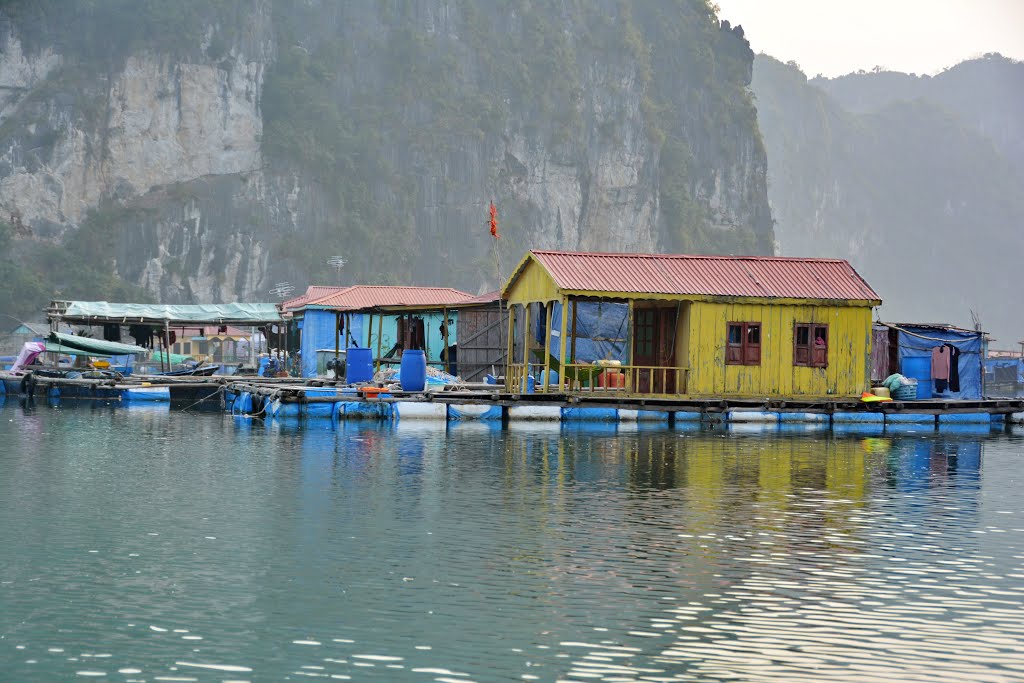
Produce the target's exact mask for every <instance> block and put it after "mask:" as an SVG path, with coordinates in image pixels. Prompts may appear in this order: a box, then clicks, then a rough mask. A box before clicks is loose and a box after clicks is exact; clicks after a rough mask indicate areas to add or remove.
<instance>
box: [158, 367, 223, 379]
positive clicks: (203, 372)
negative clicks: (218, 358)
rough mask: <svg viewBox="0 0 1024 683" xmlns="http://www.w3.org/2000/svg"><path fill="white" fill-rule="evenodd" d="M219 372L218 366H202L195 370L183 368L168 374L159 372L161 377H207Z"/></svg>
mask: <svg viewBox="0 0 1024 683" xmlns="http://www.w3.org/2000/svg"><path fill="white" fill-rule="evenodd" d="M218 370H220V366H219V365H204V366H200V367H195V368H185V369H183V370H171V371H170V372H161V373H160V376H161V377H209V376H210V375H213V374H216V372H217V371H218Z"/></svg>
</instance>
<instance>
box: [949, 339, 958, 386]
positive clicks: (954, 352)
mask: <svg viewBox="0 0 1024 683" xmlns="http://www.w3.org/2000/svg"><path fill="white" fill-rule="evenodd" d="M946 348H947V349H948V350H949V390H950V391H960V349H958V348H957V347H955V346H953V345H952V344H946Z"/></svg>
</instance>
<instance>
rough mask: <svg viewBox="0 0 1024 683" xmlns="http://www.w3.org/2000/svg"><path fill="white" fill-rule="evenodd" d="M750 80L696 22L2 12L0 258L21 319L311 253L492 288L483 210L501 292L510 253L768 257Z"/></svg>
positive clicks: (191, 9)
mask: <svg viewBox="0 0 1024 683" xmlns="http://www.w3.org/2000/svg"><path fill="white" fill-rule="evenodd" d="M73 4H74V3H73ZM752 63H753V54H752V53H751V51H750V49H749V47H748V45H747V42H746V40H745V39H744V38H743V33H742V29H739V28H733V27H731V26H729V25H728V23H727V22H722V23H720V22H719V20H718V19H717V17H716V16H715V14H714V11H713V10H712V9H711V8H710V7H709V5H708V4H707V3H706V2H705V1H704V0H675V1H673V2H664V3H646V2H639V1H624V2H622V1H619V0H599V1H593V2H589V1H588V2H577V1H573V2H555V1H554V0H533V1H526V0H521V1H518V2H517V1H502V2H496V3H479V2H470V1H469V0H423V1H418V2H402V1H398V0H389V1H386V2H369V1H365V2H355V3H335V2H328V1H327V0H303V1H301V2H300V1H299V0H251V1H247V2H243V1H241V0H212V1H209V2H199V1H198V0H182V1H181V2H177V3H160V2H151V1H148V0H139V1H132V2H128V1H127V0H98V1H97V2H92V3H79V4H78V6H77V8H76V9H73V10H71V9H68V3H62V2H58V1H57V0H36V1H34V2H30V1H29V0H15V1H12V2H8V3H6V4H4V5H3V6H2V7H0V218H2V219H3V220H4V221H5V222H6V223H7V225H6V226H5V230H4V234H3V235H0V237H4V240H5V241H6V243H7V245H8V248H7V251H8V254H14V255H16V256H17V259H18V263H30V264H33V272H32V278H34V279H32V278H30V280H31V287H30V289H31V288H35V289H37V290H38V291H37V292H35V294H34V296H35V297H36V298H38V297H40V296H43V295H44V294H46V295H48V294H49V293H53V294H54V295H57V294H59V295H61V296H67V297H87V298H97V297H102V296H114V295H115V294H117V295H122V296H126V295H129V294H131V293H133V291H135V290H133V289H132V288H139V289H141V290H144V291H145V292H146V293H147V294H146V295H147V296H149V297H151V298H154V299H158V300H164V301H191V300H207V301H221V300H225V301H226V300H234V299H239V298H242V299H266V298H268V296H269V295H268V290H269V288H270V287H271V286H272V285H273V283H275V282H278V281H282V280H287V281H290V282H292V283H293V284H294V285H295V286H296V287H303V286H305V285H306V284H308V283H310V282H313V281H321V282H328V281H333V280H335V279H336V278H337V275H336V274H335V273H334V272H333V271H332V270H331V267H330V266H329V265H328V264H327V263H326V259H327V258H328V257H330V256H332V255H340V256H343V257H344V258H345V259H346V260H347V262H348V263H347V265H346V266H345V268H344V270H343V272H342V277H343V279H345V280H346V281H366V282H395V283H401V282H406V283H407V282H429V283H442V282H443V283H446V284H452V285H456V286H461V287H464V288H470V289H477V288H482V287H485V286H493V285H494V284H495V281H496V278H497V273H496V272H495V267H494V259H493V256H492V253H491V245H490V242H489V237H488V235H487V232H486V230H485V229H484V228H483V223H484V218H485V215H486V209H485V207H486V205H487V203H488V202H489V201H490V200H492V199H493V200H494V201H495V202H496V203H497V204H498V206H499V208H500V211H501V230H502V239H501V241H500V257H501V264H502V268H503V269H504V271H505V272H504V273H503V275H507V271H508V269H510V268H511V267H512V265H513V263H514V260H515V259H516V258H518V257H519V256H520V255H521V253H522V252H523V250H524V249H526V248H529V247H545V248H553V247H557V248H565V249H594V250H622V251H635V250H655V251H657V250H664V251H713V252H714V251H717V252H733V253H736V252H744V253H770V252H771V250H772V245H773V234H772V221H771V216H770V214H769V210H768V203H767V194H766V192H767V190H766V180H765V174H766V159H765V152H764V148H763V145H762V143H761V139H760V136H759V133H758V130H757V123H756V112H755V109H754V106H753V103H752V99H751V96H750V93H749V91H748V86H749V82H750V78H751V69H752ZM14 265H17V264H13V265H12V264H10V263H8V264H7V266H6V267H14ZM79 271H80V272H79ZM0 275H2V273H0ZM24 286H25V287H27V286H28V285H24ZM136 293H137V292H136ZM27 298H32V296H28V297H27Z"/></svg>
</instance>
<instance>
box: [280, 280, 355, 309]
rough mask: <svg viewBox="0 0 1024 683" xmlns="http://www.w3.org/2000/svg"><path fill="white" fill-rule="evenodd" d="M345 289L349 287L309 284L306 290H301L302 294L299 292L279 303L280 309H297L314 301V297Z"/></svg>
mask: <svg viewBox="0 0 1024 683" xmlns="http://www.w3.org/2000/svg"><path fill="white" fill-rule="evenodd" d="M346 289H349V288H348V287H330V286H326V285H310V286H309V287H307V288H306V291H305V292H303V293H302V294H300V295H298V296H297V297H294V298H292V299H288V300H287V301H285V302H284V303H282V304H281V309H282V310H285V311H292V310H295V309H299V308H302V307H303V306H305V305H306V304H307V303H309V302H310V301H315V300H316V299H322V298H323V297H325V296H328V295H329V294H336V293H337V292H342V291H344V290H346Z"/></svg>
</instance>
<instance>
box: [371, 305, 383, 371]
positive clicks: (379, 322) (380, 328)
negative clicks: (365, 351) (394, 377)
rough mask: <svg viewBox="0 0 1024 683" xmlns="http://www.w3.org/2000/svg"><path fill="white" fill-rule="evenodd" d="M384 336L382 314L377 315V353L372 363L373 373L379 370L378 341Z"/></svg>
mask: <svg viewBox="0 0 1024 683" xmlns="http://www.w3.org/2000/svg"><path fill="white" fill-rule="evenodd" d="M383 336H384V316H383V315H378V316H377V355H376V356H375V361H374V364H373V373H374V374H377V372H379V371H380V341H381V338H382V337H383Z"/></svg>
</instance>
